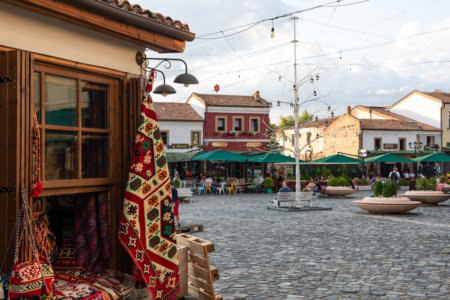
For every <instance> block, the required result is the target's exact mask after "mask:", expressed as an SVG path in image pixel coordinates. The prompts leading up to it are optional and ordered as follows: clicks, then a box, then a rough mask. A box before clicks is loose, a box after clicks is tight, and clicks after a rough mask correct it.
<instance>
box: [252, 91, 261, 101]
mask: <svg viewBox="0 0 450 300" xmlns="http://www.w3.org/2000/svg"><path fill="white" fill-rule="evenodd" d="M252 96H253V100H259V99H261V97H260V96H259V91H256V92H255V93H254V94H253V95H252Z"/></svg>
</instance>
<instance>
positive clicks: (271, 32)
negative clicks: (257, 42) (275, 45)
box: [270, 19, 275, 39]
mask: <svg viewBox="0 0 450 300" xmlns="http://www.w3.org/2000/svg"><path fill="white" fill-rule="evenodd" d="M270 37H271V38H272V39H273V38H274V37H275V28H274V27H273V19H272V29H271V30H270Z"/></svg>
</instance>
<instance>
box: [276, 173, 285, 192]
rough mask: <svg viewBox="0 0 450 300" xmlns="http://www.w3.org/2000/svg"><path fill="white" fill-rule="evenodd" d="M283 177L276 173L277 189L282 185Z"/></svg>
mask: <svg viewBox="0 0 450 300" xmlns="http://www.w3.org/2000/svg"><path fill="white" fill-rule="evenodd" d="M283 181H284V179H283V177H281V175H278V182H277V183H278V191H279V190H280V189H281V188H282V187H283Z"/></svg>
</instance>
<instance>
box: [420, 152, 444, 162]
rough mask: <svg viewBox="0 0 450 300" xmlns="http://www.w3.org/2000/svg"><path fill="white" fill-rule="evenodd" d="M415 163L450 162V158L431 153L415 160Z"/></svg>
mask: <svg viewBox="0 0 450 300" xmlns="http://www.w3.org/2000/svg"><path fill="white" fill-rule="evenodd" d="M413 161H415V162H419V161H450V156H448V155H446V154H442V153H431V154H428V155H424V156H421V157H416V158H413Z"/></svg>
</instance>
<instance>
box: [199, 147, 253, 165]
mask: <svg viewBox="0 0 450 300" xmlns="http://www.w3.org/2000/svg"><path fill="white" fill-rule="evenodd" d="M246 159H247V158H246V157H245V156H243V155H240V154H237V153H234V152H229V151H225V150H220V149H219V150H214V151H210V152H200V153H198V154H196V155H195V156H194V157H193V158H192V161H203V160H221V161H229V162H244V161H246Z"/></svg>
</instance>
